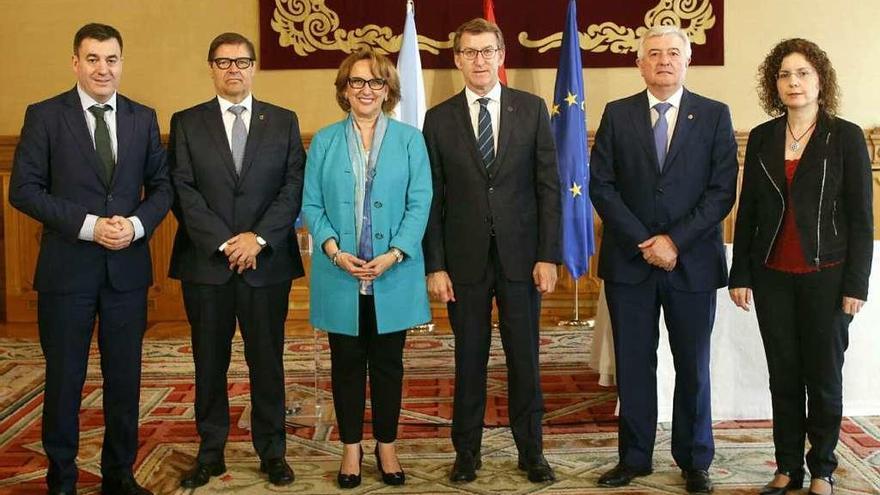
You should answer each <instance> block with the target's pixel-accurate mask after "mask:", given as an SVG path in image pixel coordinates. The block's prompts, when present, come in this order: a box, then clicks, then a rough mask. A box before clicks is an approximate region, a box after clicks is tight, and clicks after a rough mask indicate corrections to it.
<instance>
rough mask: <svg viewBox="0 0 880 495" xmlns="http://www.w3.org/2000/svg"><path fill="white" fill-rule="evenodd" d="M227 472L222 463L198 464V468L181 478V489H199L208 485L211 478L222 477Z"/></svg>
mask: <svg viewBox="0 0 880 495" xmlns="http://www.w3.org/2000/svg"><path fill="white" fill-rule="evenodd" d="M225 472H226V464H224V463H223V462H222V461H221V462H212V463H209V464H202V463H201V462H200V463H198V464H196V467H194V468H192V469H191V470H189V471H188V472H187V473H186V474H184V475H183V478H180V486H181V488H198V487H200V486H204V485H207V484H208V481H210V480H211V476H220V475H221V474H223V473H225Z"/></svg>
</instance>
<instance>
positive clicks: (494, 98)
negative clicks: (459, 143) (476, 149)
mask: <svg viewBox="0 0 880 495" xmlns="http://www.w3.org/2000/svg"><path fill="white" fill-rule="evenodd" d="M464 96H465V98H467V103H468V111H469V112H470V114H471V126H472V127H473V128H474V137H475V138H477V139H479V137H480V135H479V131H478V126H479V125H480V102H478V101H477V100H478V99H480V98H489V103H487V104H486V109H487V110H489V118H491V119H492V138H493V140H494V143H495V144H494V147H495V156H498V126H499V124H500V123H501V121H500V120H499V119H500V118H501V83H500V82H497V83H495V87H494V88H492V89H491V90H489V92H488V93H486V96H480V95H478V94H476V93H474V92H473V91H471V89H470V88H468V87H467V86H465V88H464Z"/></svg>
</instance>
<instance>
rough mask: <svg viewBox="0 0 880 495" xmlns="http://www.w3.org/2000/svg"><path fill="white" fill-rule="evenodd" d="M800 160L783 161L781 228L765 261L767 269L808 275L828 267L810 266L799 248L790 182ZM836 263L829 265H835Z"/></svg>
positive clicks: (798, 235)
mask: <svg viewBox="0 0 880 495" xmlns="http://www.w3.org/2000/svg"><path fill="white" fill-rule="evenodd" d="M798 163H800V160H785V182H786V183H787V184H788V188H787V194H786V195H787V198H786V202H785V204H786V208H785V213H784V215H783V218H782V228H781V229H780V230H779V234H778V236H777V237H776V242H775V244H774V245H773V250H772V251H771V252H770V258H769V259H768V260H767V264H766V266H767V268H771V269H773V270H779V271H781V272H787V273H810V272H817V271H819V269H820V268H825V267H827V266H830V265H828V264H826V265H820V267H816V265H813V264H810V263H808V262H807V259H806V258H805V257H804V250H803V248H802V247H801V237H800V233H799V232H798V229H797V223H796V222H795V216H794V204H793V203H792V201H791V180H792V178H793V177H794V172H795V170H797V167H798ZM835 264H837V263H831V265H835Z"/></svg>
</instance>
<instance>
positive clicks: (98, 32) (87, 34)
mask: <svg viewBox="0 0 880 495" xmlns="http://www.w3.org/2000/svg"><path fill="white" fill-rule="evenodd" d="M86 38H92V39H95V40H98V41H107V40H109V39H111V38H115V39H116V41H117V42H118V43H119V51H120V52H122V35H121V34H119V31H118V30H117V29H116V28H115V27H113V26H108V25H107V24H98V23H97V22H92V23H89V24H86V25H85V26H83V27H81V28H79V31H77V32H76V34H75V35H74V36H73V54H74V55H78V54H79V45H81V44H82V42H83V40H84V39H86Z"/></svg>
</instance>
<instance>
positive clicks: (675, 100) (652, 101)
mask: <svg viewBox="0 0 880 495" xmlns="http://www.w3.org/2000/svg"><path fill="white" fill-rule="evenodd" d="M645 91H646V92H647V93H648V108H654V105H656V104H658V103H661V102H662V100H660V99H658V98H657V97H656V96H654V93H651V91H650V90H648V89H646V90H645ZM682 94H684V86H682V87H680V88H678V91H676V92H675V93H672V96H670V97H669V98H667V99H666V103H669V104H671V105H672V107H673V108H675V109H676V110H678V109H679V108H681V95H682Z"/></svg>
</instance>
